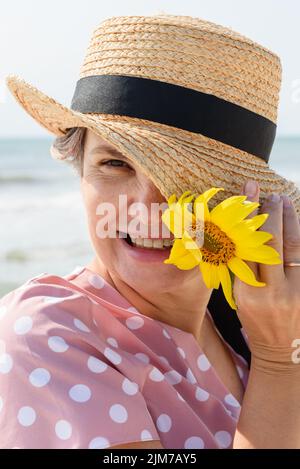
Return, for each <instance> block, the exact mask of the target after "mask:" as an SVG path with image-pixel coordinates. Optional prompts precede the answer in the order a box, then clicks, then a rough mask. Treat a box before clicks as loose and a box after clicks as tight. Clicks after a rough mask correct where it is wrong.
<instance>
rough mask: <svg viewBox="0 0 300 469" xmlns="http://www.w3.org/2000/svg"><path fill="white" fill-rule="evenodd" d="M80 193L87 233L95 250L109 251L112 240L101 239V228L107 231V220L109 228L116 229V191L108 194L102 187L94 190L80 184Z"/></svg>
mask: <svg viewBox="0 0 300 469" xmlns="http://www.w3.org/2000/svg"><path fill="white" fill-rule="evenodd" d="M81 192H82V198H83V203H84V207H85V212H86V216H87V220H88V227H89V232H90V236H91V239H92V242H93V245H94V247H95V249H96V250H97V251H99V250H101V251H105V250H109V251H111V249H112V248H113V246H114V244H113V243H114V239H112V238H109V237H107V238H103V235H102V236H101V232H102V231H101V230H102V228H103V229H104V230H105V231H107V229H108V225H107V224H105V223H107V222H108V220H111V222H110V227H114V226H116V228H117V229H118V219H119V218H118V217H119V213H118V197H117V198H116V191H112V192H113V193H109V191H108V190H107V189H106V190H105V191H104V190H103V187H101V188H100V187H99V188H96V187H95V185H91V184H87V183H82V184H81ZM103 195H104V196H103ZM102 204H103V205H102ZM114 223H115V225H114Z"/></svg>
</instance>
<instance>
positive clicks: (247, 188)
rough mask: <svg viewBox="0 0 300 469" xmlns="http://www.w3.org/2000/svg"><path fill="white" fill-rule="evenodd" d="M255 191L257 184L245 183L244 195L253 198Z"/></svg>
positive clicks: (252, 182) (253, 182)
mask: <svg viewBox="0 0 300 469" xmlns="http://www.w3.org/2000/svg"><path fill="white" fill-rule="evenodd" d="M256 191H257V183H256V182H255V181H252V180H250V181H247V183H246V186H245V192H246V195H249V196H250V197H253V196H255V194H256Z"/></svg>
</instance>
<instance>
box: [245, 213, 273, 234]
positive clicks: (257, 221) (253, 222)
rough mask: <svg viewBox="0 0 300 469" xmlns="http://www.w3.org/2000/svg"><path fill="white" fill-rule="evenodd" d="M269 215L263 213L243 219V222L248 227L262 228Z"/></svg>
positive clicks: (253, 228)
mask: <svg viewBox="0 0 300 469" xmlns="http://www.w3.org/2000/svg"><path fill="white" fill-rule="evenodd" d="M268 217H269V214H268V213H261V214H260V215H255V216H254V217H252V218H249V219H247V220H243V222H242V223H243V225H244V226H245V227H247V228H251V229H252V230H257V228H260V227H261V226H262V225H263V224H264V223H265V221H266V220H267V218H268Z"/></svg>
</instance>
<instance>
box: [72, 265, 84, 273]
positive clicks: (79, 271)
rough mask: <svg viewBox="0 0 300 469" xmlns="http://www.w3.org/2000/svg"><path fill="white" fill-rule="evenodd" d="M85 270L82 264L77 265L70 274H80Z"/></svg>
mask: <svg viewBox="0 0 300 469" xmlns="http://www.w3.org/2000/svg"><path fill="white" fill-rule="evenodd" d="M83 270H84V267H83V266H82V265H77V266H76V267H75V269H74V270H73V271H72V272H71V274H70V275H79V274H81V272H82V271H83Z"/></svg>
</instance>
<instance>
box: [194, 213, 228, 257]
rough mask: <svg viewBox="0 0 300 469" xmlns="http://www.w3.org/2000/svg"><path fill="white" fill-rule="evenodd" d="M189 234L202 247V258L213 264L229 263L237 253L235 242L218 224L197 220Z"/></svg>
mask: <svg viewBox="0 0 300 469" xmlns="http://www.w3.org/2000/svg"><path fill="white" fill-rule="evenodd" d="M188 233H189V235H190V236H191V237H192V238H193V240H194V241H195V242H196V244H197V245H198V246H199V248H200V249H201V253H202V260H203V261H204V262H209V263H211V264H215V265H219V264H222V263H224V264H227V263H228V261H229V260H230V259H231V258H232V257H233V256H234V255H235V244H234V243H233V242H232V241H231V239H229V238H228V236H227V234H226V233H224V231H222V230H221V229H220V228H219V227H218V226H217V225H215V224H214V223H212V222H210V221H205V222H204V233H203V222H202V221H199V220H197V222H195V223H193V224H192V225H191V226H190V227H189V229H188Z"/></svg>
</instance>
